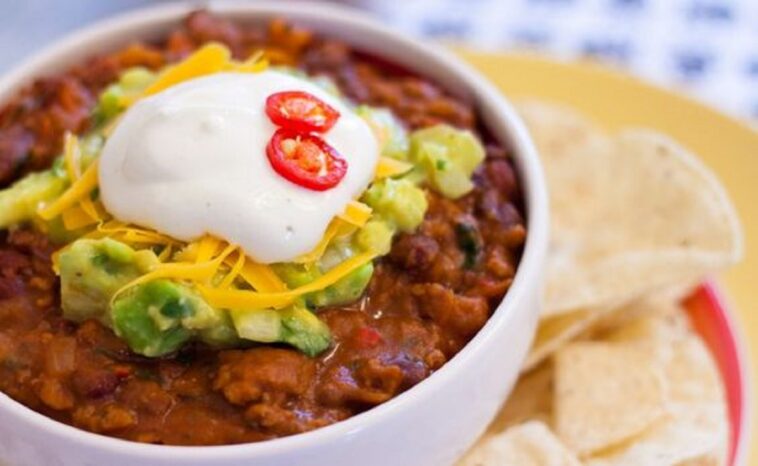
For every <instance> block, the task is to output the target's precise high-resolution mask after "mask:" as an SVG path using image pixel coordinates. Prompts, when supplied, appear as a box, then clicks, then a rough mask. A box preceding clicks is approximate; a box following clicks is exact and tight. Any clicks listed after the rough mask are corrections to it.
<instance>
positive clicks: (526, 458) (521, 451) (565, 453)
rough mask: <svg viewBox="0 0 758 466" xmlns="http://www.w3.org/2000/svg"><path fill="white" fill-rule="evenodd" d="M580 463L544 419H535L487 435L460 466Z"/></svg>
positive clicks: (574, 465)
mask: <svg viewBox="0 0 758 466" xmlns="http://www.w3.org/2000/svg"><path fill="white" fill-rule="evenodd" d="M511 465H513V466H580V465H581V463H579V460H578V459H577V458H576V456H574V455H573V453H571V452H570V451H569V450H568V449H567V448H566V447H565V446H563V445H562V444H561V442H560V441H559V440H558V439H557V438H556V437H555V435H553V433H552V432H550V429H548V428H547V426H545V424H543V423H542V422H539V421H532V422H528V423H526V424H521V425H518V426H514V427H511V428H510V429H508V430H506V431H505V432H503V433H500V434H497V435H490V436H486V437H484V438H483V439H482V440H480V441H479V443H478V444H477V445H476V446H475V447H474V448H473V449H472V450H471V451H470V452H469V453H468V454H467V455H466V456H465V457H464V458H463V459H461V460H460V461H459V462H458V463H457V466H511Z"/></svg>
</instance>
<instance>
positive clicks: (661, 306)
mask: <svg viewBox="0 0 758 466" xmlns="http://www.w3.org/2000/svg"><path fill="white" fill-rule="evenodd" d="M638 306H639V307H644V309H645V310H646V311H648V312H647V313H645V314H643V315H640V317H638V318H637V319H635V320H634V321H632V322H629V323H627V324H626V325H624V326H623V327H621V328H618V329H616V330H614V331H611V332H609V333H608V334H607V335H606V336H605V337H606V338H608V339H609V340H611V341H613V342H615V344H623V345H628V346H634V347H636V348H638V349H639V350H641V351H645V352H646V353H647V354H649V355H650V356H651V357H654V358H656V360H657V361H658V362H657V363H656V364H658V365H660V366H661V367H662V370H663V373H664V374H665V386H666V401H667V410H668V414H667V416H666V417H665V418H664V420H663V421H662V422H659V423H657V424H656V425H654V426H653V427H652V428H650V429H648V430H646V431H645V432H643V433H642V434H641V435H638V436H637V437H635V438H634V439H632V440H631V441H628V442H625V443H622V444H621V445H617V446H616V447H614V448H611V449H608V450H606V451H604V452H602V453H601V454H598V455H596V456H594V457H592V458H590V459H588V460H587V462H586V464H588V465H592V466H627V465H628V466H633V465H635V466H636V465H641V464H644V465H653V466H655V465H660V466H673V465H677V466H681V465H685V464H689V465H693V466H694V465H723V464H726V455H727V447H728V434H729V431H728V420H727V413H726V399H725V394H724V390H723V387H722V383H721V378H720V375H719V372H718V369H717V367H716V365H715V362H714V361H713V358H712V357H711V354H710V353H709V352H708V349H707V348H706V347H705V345H704V344H703V342H702V341H701V339H700V338H699V336H697V335H696V334H695V333H694V331H693V330H692V328H691V325H690V323H689V319H688V318H687V315H686V313H685V311H684V310H683V309H682V308H681V306H680V305H679V304H677V303H674V302H671V301H668V302H667V301H661V300H648V301H643V302H640V303H639V304H638Z"/></svg>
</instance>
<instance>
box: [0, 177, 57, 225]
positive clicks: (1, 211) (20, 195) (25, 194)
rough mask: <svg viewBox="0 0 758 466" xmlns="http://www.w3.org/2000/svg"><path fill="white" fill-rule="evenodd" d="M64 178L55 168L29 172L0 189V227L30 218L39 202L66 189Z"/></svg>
mask: <svg viewBox="0 0 758 466" xmlns="http://www.w3.org/2000/svg"><path fill="white" fill-rule="evenodd" d="M66 185H67V181H66V178H65V177H63V176H61V175H60V174H59V173H57V172H56V171H55V170H47V171H43V172H37V173H30V174H28V175H26V176H25V177H23V178H21V179H20V180H18V181H17V182H16V183H14V184H13V185H12V186H10V187H8V188H6V189H3V190H2V191H0V228H8V227H10V226H11V225H16V224H19V223H23V222H25V221H28V220H30V219H32V218H33V217H34V216H35V214H36V213H37V209H38V208H39V206H40V204H41V203H43V202H47V201H50V200H53V199H55V198H56V197H58V196H59V195H60V194H61V193H62V192H63V191H64V190H65V189H66Z"/></svg>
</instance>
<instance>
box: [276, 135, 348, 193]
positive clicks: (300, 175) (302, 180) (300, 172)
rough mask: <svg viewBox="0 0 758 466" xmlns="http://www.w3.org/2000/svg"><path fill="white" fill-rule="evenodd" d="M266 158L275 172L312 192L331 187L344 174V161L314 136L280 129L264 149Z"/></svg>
mask: <svg viewBox="0 0 758 466" xmlns="http://www.w3.org/2000/svg"><path fill="white" fill-rule="evenodd" d="M266 155H267V156H268V160H269V162H270V163H271V166H272V167H273V169H274V170H275V171H276V172H277V173H279V174H280V175H281V176H283V177H284V178H286V179H288V180H289V181H291V182H293V183H295V184H296V185H298V186H302V187H304V188H308V189H312V190H314V191H326V190H327V189H330V188H333V187H335V186H336V185H337V184H338V183H339V182H340V181H341V180H342V178H344V177H345V174H346V173H347V160H345V159H344V158H342V156H341V155H340V153H339V152H337V149H335V148H334V147H332V146H330V145H329V144H327V142H326V141H324V140H323V139H321V138H320V137H318V136H317V135H315V134H309V133H303V132H299V131H293V130H291V129H287V128H280V129H278V130H277V131H276V133H274V135H273V136H272V137H271V140H270V141H269V143H268V146H266Z"/></svg>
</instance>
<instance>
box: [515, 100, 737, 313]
mask: <svg viewBox="0 0 758 466" xmlns="http://www.w3.org/2000/svg"><path fill="white" fill-rule="evenodd" d="M520 108H521V113H522V115H523V116H524V118H525V120H526V122H527V125H528V126H529V129H530V130H531V133H532V136H533V138H534V140H535V143H536V145H537V147H538V149H539V151H540V154H541V157H542V160H543V164H544V167H545V172H546V175H547V179H548V186H549V189H550V202H551V212H550V214H551V222H552V230H551V252H550V256H549V265H548V282H547V290H546V297H545V307H544V310H543V315H544V316H554V315H559V314H563V313H568V312H574V311H576V310H580V309H598V308H603V309H612V308H616V307H619V306H621V305H624V304H626V303H628V302H630V301H632V300H634V299H636V298H638V297H640V296H642V295H644V294H646V293H648V292H650V291H653V290H656V289H659V288H662V287H665V286H669V285H672V284H675V283H681V282H685V281H692V280H696V279H698V278H700V277H702V276H704V275H705V274H707V273H710V272H713V271H716V270H719V269H722V268H724V267H726V266H727V265H730V264H732V263H734V262H735V261H736V260H737V259H738V258H739V257H740V255H741V253H742V237H741V232H740V228H739V224H738V221H737V216H736V213H735V210H734V208H733V206H732V205H731V204H730V202H729V200H728V198H727V196H726V194H725V192H724V190H723V188H722V187H721V186H720V184H719V183H718V180H717V179H716V178H715V177H714V176H713V174H712V173H710V172H709V171H708V170H707V168H706V167H705V166H703V165H702V163H700V162H699V161H698V160H697V159H696V158H695V157H694V156H692V155H691V154H689V153H687V151H685V150H684V149H683V148H682V147H680V146H679V145H678V144H677V143H675V142H674V141H673V140H671V139H668V138H667V137H665V136H662V135H660V134H657V133H654V132H652V131H645V130H628V131H624V132H622V133H620V134H618V135H617V136H615V137H610V136H607V135H606V134H605V133H604V132H603V131H602V130H600V129H598V128H597V127H595V126H594V125H593V124H592V123H590V122H589V121H587V120H585V119H584V118H582V117H581V116H579V115H578V114H576V113H574V112H573V111H571V110H567V109H565V108H561V107H556V106H549V105H545V104H539V103H527V104H524V105H522V106H521V107H520Z"/></svg>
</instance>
